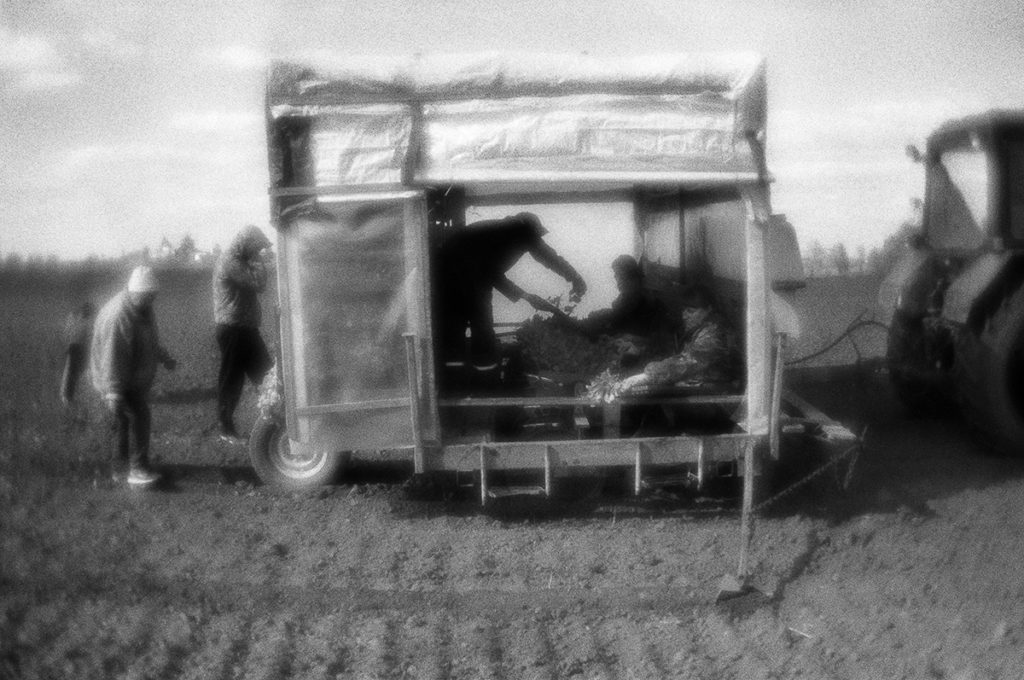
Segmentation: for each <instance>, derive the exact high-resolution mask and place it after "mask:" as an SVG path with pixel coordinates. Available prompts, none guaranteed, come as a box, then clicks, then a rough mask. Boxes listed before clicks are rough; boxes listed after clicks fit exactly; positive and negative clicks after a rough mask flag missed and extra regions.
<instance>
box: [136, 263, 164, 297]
mask: <svg viewBox="0 0 1024 680" xmlns="http://www.w3.org/2000/svg"><path fill="white" fill-rule="evenodd" d="M158 290H160V284H159V283H158V282H157V280H156V274H154V273H153V268H152V267H147V266H146V265H139V266H138V267H136V268H135V269H133V270H132V275H131V276H130V277H129V278H128V292H129V293H155V292H157V291H158Z"/></svg>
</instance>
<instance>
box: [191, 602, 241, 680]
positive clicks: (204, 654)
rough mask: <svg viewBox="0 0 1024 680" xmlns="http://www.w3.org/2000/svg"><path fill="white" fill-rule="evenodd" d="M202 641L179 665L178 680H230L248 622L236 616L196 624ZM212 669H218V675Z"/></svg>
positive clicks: (223, 616)
mask: <svg viewBox="0 0 1024 680" xmlns="http://www.w3.org/2000/svg"><path fill="white" fill-rule="evenodd" d="M199 627H200V628H201V630H202V631H203V633H202V635H203V639H202V640H201V641H199V642H198V647H197V648H195V649H193V652H192V654H190V655H189V657H188V658H187V659H185V660H184V661H183V662H182V668H181V672H180V674H179V677H180V678H181V680H209V679H210V678H213V677H219V678H222V679H227V678H230V677H232V674H233V669H232V667H233V665H234V663H235V657H236V655H237V649H238V647H239V645H240V644H241V641H242V640H243V639H244V638H245V637H246V636H247V635H248V631H247V622H246V620H245V619H244V618H243V617H242V616H240V615H238V614H224V615H217V616H213V617H212V618H209V619H206V620H202V621H200V622H199ZM212 669H220V673H219V674H218V673H216V672H214V671H213V670H212Z"/></svg>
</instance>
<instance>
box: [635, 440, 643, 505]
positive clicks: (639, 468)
mask: <svg viewBox="0 0 1024 680" xmlns="http://www.w3.org/2000/svg"><path fill="white" fill-rule="evenodd" d="M643 459H644V445H643V444H641V443H639V442H637V445H636V465H635V466H634V469H633V495H634V496H639V495H640V491H641V487H642V486H643V483H644V477H643V463H644V460H643Z"/></svg>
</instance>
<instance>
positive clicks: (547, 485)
mask: <svg viewBox="0 0 1024 680" xmlns="http://www.w3.org/2000/svg"><path fill="white" fill-rule="evenodd" d="M552 481H553V480H552V472H551V447H550V446H545V447H544V495H545V496H547V497H548V498H551V485H552Z"/></svg>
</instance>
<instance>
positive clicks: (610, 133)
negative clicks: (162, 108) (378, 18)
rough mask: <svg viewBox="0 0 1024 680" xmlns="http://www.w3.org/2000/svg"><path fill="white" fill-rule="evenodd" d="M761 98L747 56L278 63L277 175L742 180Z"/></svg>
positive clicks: (314, 178)
mask: <svg viewBox="0 0 1024 680" xmlns="http://www.w3.org/2000/svg"><path fill="white" fill-rule="evenodd" d="M765 100H766V83H765V64H764V61H763V59H762V58H761V57H759V56H758V55H755V54H747V53H743V54H668V55H650V56H643V57H631V58H619V59H611V58H597V57H591V56H586V55H553V54H520V53H489V54H476V55H433V56H415V57H404V58H401V57H345V58H335V59H329V58H324V59H320V60H318V61H317V63H316V64H299V63H284V62H278V63H275V64H273V65H272V67H271V70H270V73H269V76H268V82H267V113H268V116H269V118H270V124H271V133H270V134H271V156H272V162H271V166H272V170H273V171H274V172H275V174H276V176H275V177H274V183H275V185H276V186H336V185H338V186H340V185H371V184H397V183H405V184H436V183H451V184H470V185H473V184H487V183H491V184H502V183H524V182H541V183H547V182H560V181H562V182H576V183H579V182H597V183H600V182H622V183H629V184H644V183H650V184H658V183H662V184H675V183H687V182H700V181H711V182H716V181H717V182H736V181H746V180H752V179H756V177H757V164H756V161H755V159H754V157H753V155H752V152H751V149H750V145H749V144H748V142H747V139H746V137H747V136H748V135H751V134H753V135H758V136H762V138H763V133H764V129H765ZM288 166H290V167H288Z"/></svg>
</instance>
